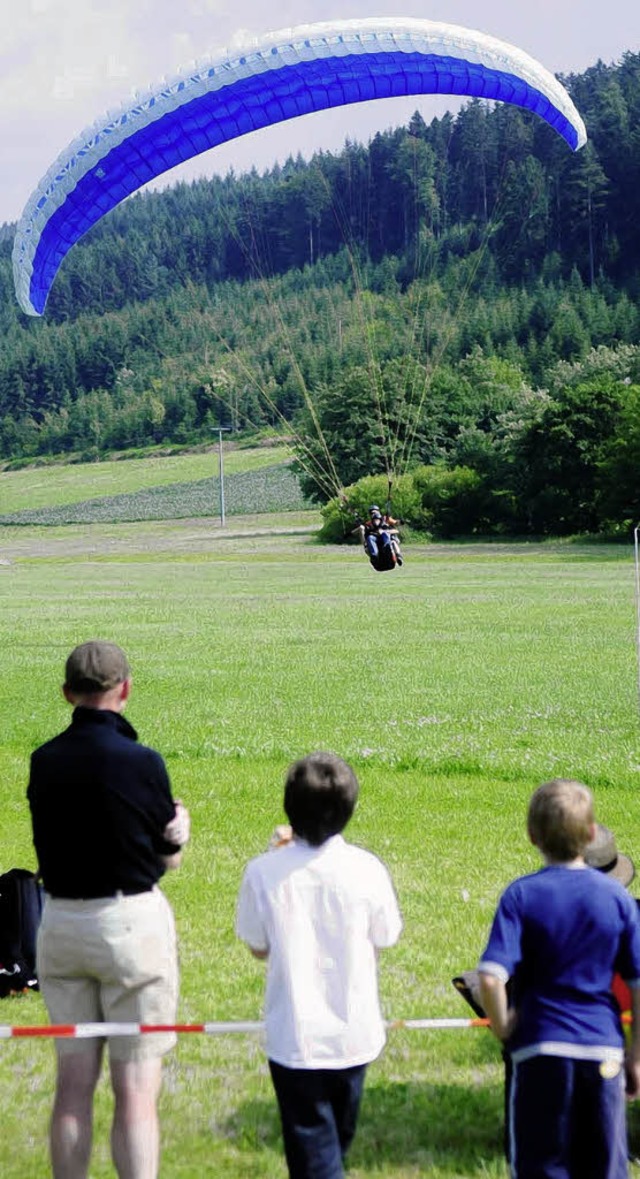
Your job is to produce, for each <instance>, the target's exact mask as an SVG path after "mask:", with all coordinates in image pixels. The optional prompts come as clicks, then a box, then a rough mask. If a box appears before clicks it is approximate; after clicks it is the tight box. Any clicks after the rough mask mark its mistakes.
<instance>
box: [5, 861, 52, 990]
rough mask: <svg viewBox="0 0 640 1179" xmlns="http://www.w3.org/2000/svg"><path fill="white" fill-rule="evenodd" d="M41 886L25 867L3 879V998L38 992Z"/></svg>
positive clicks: (16, 869)
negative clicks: (37, 962)
mask: <svg viewBox="0 0 640 1179" xmlns="http://www.w3.org/2000/svg"><path fill="white" fill-rule="evenodd" d="M41 915H42V885H41V884H40V883H39V881H38V878H37V876H36V875H35V873H33V872H28V871H27V869H26V868H11V869H10V870H9V871H8V872H5V873H3V875H2V876H0V999H5V998H6V997H7V995H15V994H20V993H21V992H23V991H34V990H37V989H38V979H37V977H36V934H37V932H38V926H39V924H40V917H41Z"/></svg>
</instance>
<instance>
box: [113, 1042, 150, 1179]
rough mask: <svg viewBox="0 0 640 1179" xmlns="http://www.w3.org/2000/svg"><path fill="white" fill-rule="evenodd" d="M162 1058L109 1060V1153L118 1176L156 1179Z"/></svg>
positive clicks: (134, 1178) (125, 1178) (132, 1178)
mask: <svg viewBox="0 0 640 1179" xmlns="http://www.w3.org/2000/svg"><path fill="white" fill-rule="evenodd" d="M161 1079H162V1057H160V1056H155V1057H153V1058H151V1059H150V1060H126V1061H125V1060H112V1061H111V1083H112V1085H113V1092H114V1095H115V1103H116V1104H115V1110H114V1115H113V1126H112V1128H111V1154H112V1156H113V1162H114V1165H115V1168H116V1171H117V1173H118V1176H119V1179H156V1177H157V1174H158V1165H159V1158H160V1130H159V1126H158V1109H157V1107H158V1095H159V1093H160V1082H161Z"/></svg>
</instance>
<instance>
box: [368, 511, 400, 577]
mask: <svg viewBox="0 0 640 1179" xmlns="http://www.w3.org/2000/svg"><path fill="white" fill-rule="evenodd" d="M397 523H398V521H397V520H394V518H393V516H390V515H389V514H388V512H384V513H383V512H381V511H380V508H379V507H378V505H377V504H372V505H371V507H370V508H369V519H368V520H366V521H365V523H364V524H362V525H361V535H362V543H363V545H364V549H365V552H366V554H367V556H368V557H369V560H370V561H371V564H372V565H373V566H374V567H375V568H376V569H392V568H393V566H394V565H402V555H401V553H400V548H399V545H398V541H397V536H398V533H397V531H396V524H397Z"/></svg>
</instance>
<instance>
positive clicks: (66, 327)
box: [0, 53, 640, 536]
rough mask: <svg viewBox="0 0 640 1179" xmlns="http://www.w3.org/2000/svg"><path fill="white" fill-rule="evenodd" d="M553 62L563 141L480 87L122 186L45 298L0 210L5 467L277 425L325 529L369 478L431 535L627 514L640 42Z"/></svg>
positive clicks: (638, 274)
mask: <svg viewBox="0 0 640 1179" xmlns="http://www.w3.org/2000/svg"><path fill="white" fill-rule="evenodd" d="M562 81H563V82H564V84H565V85H566V86H567V88H568V89H569V90H570V93H571V95H572V98H573V100H574V102H575V103H576V105H577V107H578V109H579V110H580V112H581V114H582V116H583V118H584V120H585V122H586V125H587V130H588V134H589V142H588V144H587V146H586V147H585V148H584V149H583V150H582V151H580V152H578V153H576V154H575V155H574V154H572V153H571V152H570V151H569V150H568V149H567V146H566V144H564V143H563V142H562V141H561V140H560V139H559V137H558V136H556V135H554V133H553V132H552V131H551V130H550V129H549V127H548V126H547V125H546V124H544V123H543V122H542V121H541V120H537V119H535V118H534V117H533V116H529V115H528V114H527V113H526V112H522V111H521V110H518V109H516V108H514V107H510V106H499V105H493V106H491V105H489V104H486V103H484V104H483V103H481V102H480V101H471V102H469V103H467V104H466V105H465V106H464V107H463V108H462V109H461V110H460V112H459V113H458V114H457V115H456V116H453V115H445V116H443V117H441V118H437V119H434V120H433V121H432V122H431V123H429V124H427V123H425V121H424V120H423V119H422V117H421V116H420V115H419V114H417V113H416V114H415V115H414V117H413V118H412V119H411V121H410V123H409V125H408V126H407V127H402V128H398V129H394V130H389V131H387V132H385V133H380V134H377V135H376V136H375V137H374V138H373V139H372V141H371V142H370V143H369V145H367V146H364V145H361V144H358V143H355V142H351V141H349V140H347V141H346V144H345V147H344V149H343V150H342V151H341V152H340V153H336V154H330V153H318V154H316V155H315V156H314V157H313V158H312V159H311V160H310V161H309V162H306V161H304V160H303V159H301V158H297V159H289V160H288V161H287V162H286V163H285V164H284V165H283V166H278V167H274V168H273V169H271V170H270V171H268V172H266V173H264V174H263V175H259V174H258V173H257V172H253V173H251V174H249V175H247V176H235V175H233V174H228V175H227V176H225V177H224V178H214V179H211V180H201V181H197V182H194V183H190V184H185V183H182V184H178V185H177V186H175V187H174V188H171V189H168V190H166V191H164V192H162V193H151V192H145V193H142V194H140V195H138V196H135V197H133V198H131V199H130V200H128V201H126V202H125V203H124V204H123V205H121V206H120V207H118V208H117V209H115V210H114V211H113V212H112V213H111V214H109V216H108V217H106V218H105V219H104V221H103V222H102V223H101V224H100V225H98V226H96V227H95V228H94V229H93V230H92V231H91V232H90V233H89V234H88V235H87V236H86V238H84V239H83V241H81V242H80V243H79V244H78V246H77V247H76V248H75V249H74V250H72V251H71V253H70V255H69V257H68V258H67V259H66V260H65V263H64V264H63V266H62V268H61V271H60V273H59V275H58V277H57V279H56V282H55V284H54V287H53V291H52V294H51V297H50V300H49V304H48V307H47V314H46V316H45V317H44V319H42V320H37V321H36V320H29V319H28V318H27V317H26V316H24V315H23V314H22V312H21V311H20V310H19V308H18V306H17V304H16V301H15V297H14V293H13V281H12V275H11V246H12V239H13V233H14V227H13V226H10V225H4V226H2V227H1V228H0V332H1V333H2V341H3V342H2V349H1V351H0V462H2V463H3V464H4V465H5V466H6V465H7V464H14V465H15V464H17V463H20V462H26V461H36V460H37V461H46V460H47V459H49V458H51V457H52V456H56V455H65V456H74V457H77V458H82V459H85V460H86V459H87V458H94V457H95V458H97V457H102V456H105V455H108V454H111V453H113V452H115V451H123V450H130V449H132V448H142V447H149V446H153V445H155V446H171V445H193V444H195V443H198V442H202V441H206V440H211V437H212V431H214V430H215V429H216V427H218V426H225V427H231V428H232V429H233V430H234V431H237V432H238V433H239V434H240V435H241V436H243V437H246V436H247V435H252V434H259V433H260V432H270V433H273V432H274V431H278V432H280V433H282V434H283V435H285V436H287V437H290V438H291V439H292V441H293V446H294V451H295V453H296V456H297V457H296V464H297V469H298V472H299V476H300V480H301V483H302V486H303V489H304V490H305V492H306V494H307V495H308V496H309V497H310V498H312V499H315V500H317V501H319V502H321V503H326V502H327V501H328V500H335V504H334V508H329V509H326V510H325V511H326V517H327V520H328V523H327V530H328V534H329V535H333V534H334V533H336V535H337V525H336V527H335V528H333V526H334V524H335V522H336V520H337V518H338V515H339V510H338V509H339V503H340V499H339V498H338V499H337V500H336V499H335V497H341V496H344V494H345V488H351V487H352V486H353V485H354V484H358V483H359V481H361V480H363V479H364V480H365V483H364V490H363V491H362V496H363V497H366V494H367V493H368V491H369V489H370V488H371V489H373V487H377V486H378V484H376V483H374V484H373V485H371V483H367V479H369V480H370V479H371V477H375V476H377V477H378V478H379V480H382V483H381V484H380V486H382V485H384V486H387V485H388V483H389V482H390V481H393V482H394V484H395V486H396V487H397V491H398V495H400V500H401V507H402V514H403V516H404V517H405V518H406V519H407V520H408V521H409V522H410V523H411V524H413V525H414V526H415V527H416V528H420V529H421V530H423V531H428V532H431V533H432V534H434V535H444V536H448V535H472V534H492V533H498V534H501V535H522V534H529V535H533V534H535V535H545V534H573V533H607V534H608V535H615V534H619V535H621V536H625V535H628V532H629V529H630V528H631V527H632V526H633V525H634V524H635V523H636V522H637V521H638V519H639V518H640V489H639V488H638V484H637V475H636V472H637V470H638V464H639V462H640V306H639V299H640V205H639V201H638V192H639V191H640V54H633V53H628V54H626V55H625V56H624V57H623V59H622V60H621V62H619V63H616V64H612V65H605V64H604V63H602V62H599V63H597V64H596V65H594V66H593V67H591V68H590V69H588V70H587V71H586V72H585V73H583V74H580V75H572V76H569V77H566V78H563V79H562ZM347 115H348V112H347ZM345 125H346V128H347V129H348V119H347V120H345ZM402 497H404V499H403V498H402ZM349 500H350V502H353V503H356V502H360V501H359V493H358V491H357V490H355V491H353V492H349ZM332 528H333V532H332Z"/></svg>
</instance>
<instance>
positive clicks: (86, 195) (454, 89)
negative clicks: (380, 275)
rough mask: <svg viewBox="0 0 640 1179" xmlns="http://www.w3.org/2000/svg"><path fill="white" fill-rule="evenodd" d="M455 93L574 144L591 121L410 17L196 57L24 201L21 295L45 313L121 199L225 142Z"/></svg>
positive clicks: (292, 34) (103, 122)
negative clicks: (355, 106)
mask: <svg viewBox="0 0 640 1179" xmlns="http://www.w3.org/2000/svg"><path fill="white" fill-rule="evenodd" d="M413 94H416V95H417V94H459V95H471V96H475V97H479V98H488V99H493V100H495V101H498V102H510V103H514V104H516V105H518V106H521V107H526V108H527V109H528V110H531V111H533V112H534V113H535V114H537V115H539V116H540V117H541V118H542V119H544V120H546V122H547V123H549V124H550V125H551V126H552V127H553V128H554V129H555V130H556V131H557V132H558V133H559V134H560V135H562V136H563V137H564V139H566V141H567V143H568V144H569V146H570V147H571V148H573V149H574V150H576V149H577V148H579V147H581V146H582V145H583V144H584V143H585V142H586V132H585V127H584V123H583V122H582V119H581V118H580V115H579V114H578V112H577V110H576V108H575V106H574V105H573V103H572V101H571V99H570V97H569V95H568V93H567V91H566V90H565V89H564V87H563V86H562V85H561V84H560V83H559V82H558V80H557V79H556V78H555V77H554V76H553V74H551V73H549V71H548V70H546V69H545V68H544V67H543V66H542V65H540V64H539V63H538V62H537V61H535V60H534V59H533V58H532V57H529V55H528V54H526V53H523V52H522V50H520V49H517V48H515V47H514V46H513V45H509V44H507V43H506V42H504V41H499V40H497V39H496V38H494V37H488V36H485V35H484V34H483V33H479V32H475V31H474V30H471V29H463V28H459V27H458V26H455V25H447V24H440V23H435V22H432V21H426V20H412V19H405V18H401V17H398V18H395V17H394V18H389V19H387V18H379V19H370V20H350V21H340V22H337V23H335V24H314V25H307V26H303V27H300V28H297V29H290V30H284V31H281V32H279V33H272V34H270V35H269V36H267V37H265V38H264V39H263V40H261V41H260V42H259V43H258V42H257V43H254V44H252V45H251V46H249V47H247V49H246V50H245V51H244V52H239V53H238V52H236V53H235V54H234V55H233V56H227V55H219V56H216V57H212V58H211V59H210V60H208V61H206V62H202V63H198V65H197V67H195V68H194V69H193V70H190V71H188V72H183V73H181V74H179V75H178V76H177V77H176V78H174V79H173V80H171V81H169V82H165V83H164V84H163V85H161V86H159V87H157V88H155V89H152V90H149V91H148V92H147V93H145V94H142V95H140V96H138V97H137V98H136V99H135V100H133V101H131V102H129V103H128V104H126V105H124V106H122V107H121V108H120V109H119V110H117V111H115V112H109V113H108V114H107V115H106V116H104V117H103V118H102V119H99V120H98V121H97V122H96V123H94V124H93V126H91V127H89V128H87V130H85V131H83V132H82V134H81V135H79V136H78V138H77V139H75V140H74V141H73V143H71V144H70V146H69V147H68V148H67V149H66V150H65V151H63V152H62V154H61V155H60V156H59V157H58V159H57V160H56V161H55V163H54V164H53V165H52V167H51V168H50V169H49V171H48V172H47V173H46V175H45V176H44V177H43V179H42V180H41V182H40V184H39V185H38V187H37V188H36V189H35V191H34V192H33V194H32V195H31V197H30V199H29V201H28V202H27V205H26V208H25V210H24V213H23V214H22V217H21V219H20V222H19V224H18V228H17V231H16V237H15V244H14V250H13V268H14V280H15V287H16V294H17V297H18V302H19V303H20V305H21V307H22V308H23V309H24V311H26V312H27V314H29V315H41V314H42V313H43V311H44V308H45V304H46V301H47V296H48V294H49V291H50V289H51V285H52V283H53V280H54V278H55V276H56V273H57V271H58V268H59V266H60V264H61V262H62V260H63V258H64V257H65V255H66V254H67V252H68V251H69V250H70V249H71V247H72V246H73V245H74V244H75V242H77V240H78V238H80V237H82V235H83V234H84V233H86V232H87V230H88V229H90V228H91V226H92V225H94V224H95V223H96V221H99V220H100V218H101V217H102V216H104V214H105V213H108V212H109V210H110V209H112V208H113V207H114V205H117V204H118V203H119V202H120V201H122V200H124V198H125V197H127V196H129V195H130V194H131V193H133V192H135V191H136V190H137V189H138V188H140V187H141V186H142V185H144V184H146V183H147V182H148V181H150V180H153V179H154V178H155V177H156V176H159V175H160V174H161V173H162V172H166V171H167V170H168V169H169V168H174V167H175V166H176V165H177V164H180V163H183V162H184V161H185V160H188V159H191V158H192V157H193V156H195V155H198V154H199V153H200V152H204V151H207V150H208V149H209V148H211V147H216V146H217V145H218V144H220V143H224V142H225V141H227V140H230V139H235V138H236V137H238V136H240V135H246V134H247V132H249V131H256V130H258V129H259V128H261V127H266V126H269V125H270V124H272V123H279V122H282V121H283V120H286V119H292V118H295V117H296V116H298V115H305V114H309V113H310V112H312V111H319V110H327V109H329V108H331V107H339V106H344V105H347V104H349V103H355V102H368V101H369V100H370V99H375V98H394V97H400V96H402V97H406V96H408V95H413Z"/></svg>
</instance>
